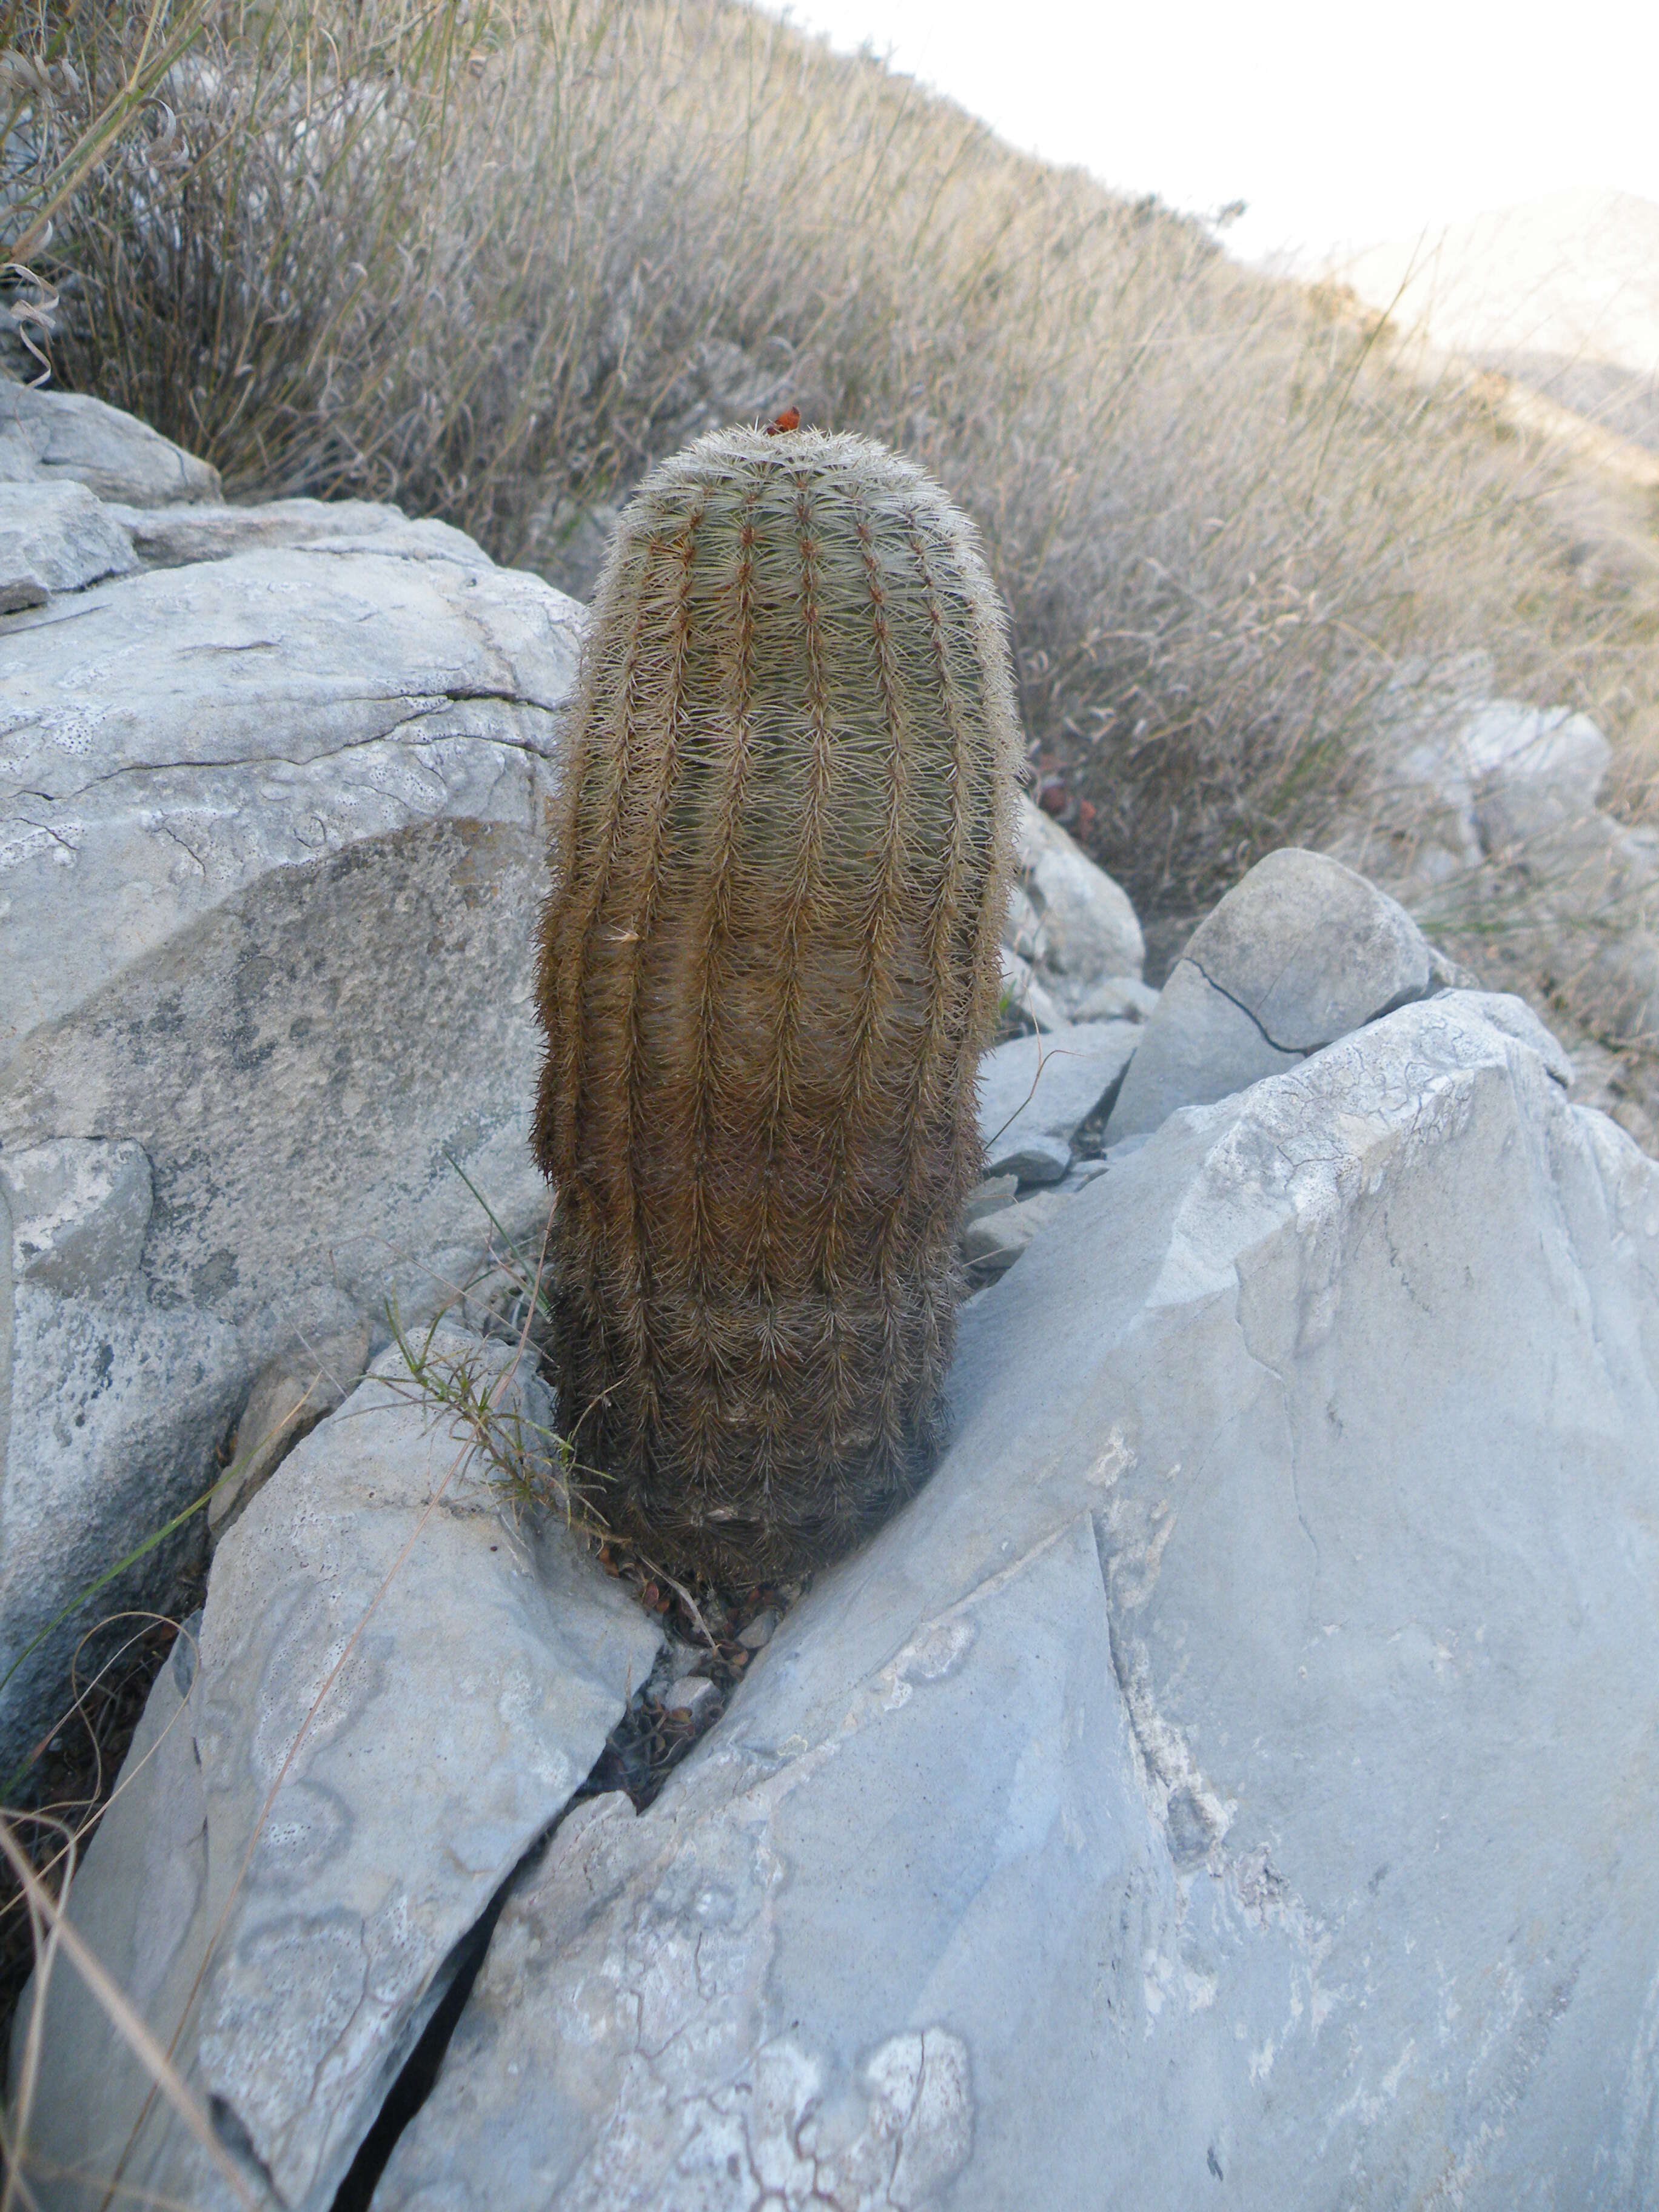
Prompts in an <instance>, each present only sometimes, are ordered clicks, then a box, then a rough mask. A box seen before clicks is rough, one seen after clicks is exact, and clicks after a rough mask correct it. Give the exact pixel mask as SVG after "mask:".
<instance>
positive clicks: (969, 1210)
mask: <svg viewBox="0 0 1659 2212" xmlns="http://www.w3.org/2000/svg"><path fill="white" fill-rule="evenodd" d="M1018 1189H1019V1177H1018V1176H1012V1175H1000V1176H987V1179H986V1181H985V1182H982V1183H981V1185H980V1186H979V1188H978V1189H977V1190H975V1191H973V1192H970V1193H969V1199H968V1203H967V1204H966V1205H965V1206H963V1209H962V1225H963V1228H964V1229H966V1228H968V1227H969V1225H971V1224H972V1223H974V1222H975V1221H981V1220H983V1218H985V1216H986V1215H987V1213H999V1212H1001V1210H1002V1208H1003V1207H1004V1206H1012V1204H1013V1202H1014V1199H1015V1196H1016V1194H1017V1193H1018Z"/></svg>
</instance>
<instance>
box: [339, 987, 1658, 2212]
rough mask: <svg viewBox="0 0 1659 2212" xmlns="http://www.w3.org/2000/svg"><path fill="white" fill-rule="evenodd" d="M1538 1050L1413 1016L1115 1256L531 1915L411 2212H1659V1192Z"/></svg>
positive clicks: (1100, 1251) (1494, 1022) (1086, 1209)
mask: <svg viewBox="0 0 1659 2212" xmlns="http://www.w3.org/2000/svg"><path fill="white" fill-rule="evenodd" d="M1537 1034H1538V1032H1537V1030H1536V1025H1535V1024H1533V1023H1532V1022H1531V1020H1530V1018H1529V1017H1528V1016H1527V1015H1526V1013H1525V1010H1524V1009H1522V1008H1518V1007H1515V1006H1505V1005H1504V1002H1501V1001H1495V1000H1489V999H1484V998H1482V997H1480V996H1478V995H1474V994H1445V995H1442V996H1439V997H1437V998H1433V999H1431V1000H1426V1001H1424V1002H1421V1003H1416V1004H1413V1005H1411V1006H1407V1007H1406V1008H1404V1009H1402V1010H1401V1011H1399V1012H1395V1013H1393V1014H1391V1015H1389V1016H1388V1017H1387V1018H1383V1019H1382V1020H1379V1021H1376V1022H1375V1023H1373V1024H1370V1026H1368V1027H1364V1028H1362V1029H1359V1030H1356V1031H1354V1032H1353V1033H1352V1034H1351V1035H1349V1036H1345V1037H1343V1038H1342V1039H1341V1040H1340V1041H1339V1042H1337V1043H1335V1044H1334V1045H1332V1046H1330V1047H1329V1048H1327V1049H1326V1050H1324V1051H1323V1052H1322V1053H1320V1054H1318V1055H1317V1056H1316V1058H1313V1059H1311V1060H1308V1061H1306V1062H1305V1063H1304V1064H1303V1065H1300V1066H1297V1067H1296V1068H1294V1069H1292V1070H1291V1071H1290V1072H1288V1073H1285V1074H1283V1075H1281V1076H1279V1077H1278V1078H1277V1079H1273V1080H1270V1081H1267V1082H1263V1083H1260V1084H1258V1085H1255V1087H1254V1088H1253V1089H1251V1090H1250V1091H1248V1092H1246V1093H1244V1094H1243V1095H1242V1096H1239V1097H1233V1098H1230V1099H1228V1100H1227V1101H1225V1103H1221V1104H1218V1105H1215V1106H1212V1107H1208V1108H1199V1109H1190V1110H1188V1111H1187V1112H1184V1113H1181V1114H1178V1115H1176V1116H1175V1117H1174V1118H1173V1119H1172V1120H1170V1121H1168V1122H1166V1123H1165V1124H1164V1127H1163V1128H1162V1129H1161V1130H1160V1131H1159V1132H1158V1133H1157V1134H1156V1135H1155V1136H1154V1137H1152V1139H1150V1141H1148V1142H1147V1143H1146V1144H1145V1145H1144V1146H1140V1147H1139V1150H1137V1151H1135V1152H1133V1154H1132V1155H1130V1156H1127V1157H1126V1158H1123V1159H1122V1161H1121V1165H1115V1166H1114V1167H1113V1168H1112V1169H1111V1170H1109V1172H1108V1173H1106V1174H1105V1175H1103V1176H1100V1177H1098V1178H1097V1180H1096V1181H1095V1182H1093V1183H1092V1184H1091V1186H1090V1187H1089V1188H1087V1189H1085V1190H1084V1191H1083V1192H1082V1193H1081V1194H1079V1196H1078V1197H1077V1198H1076V1199H1075V1200H1072V1201H1071V1202H1070V1204H1069V1206H1068V1207H1067V1209H1066V1212H1065V1214H1064V1215H1063V1216H1062V1217H1061V1218H1059V1219H1058V1220H1056V1222H1055V1223H1054V1225H1052V1226H1051V1227H1050V1228H1049V1229H1048V1231H1046V1232H1045V1233H1044V1235H1043V1236H1042V1237H1041V1238H1040V1239H1038V1240H1037V1241H1036V1243H1034V1244H1033V1246H1032V1247H1031V1249H1030V1252H1029V1253H1028V1254H1027V1255H1026V1257H1025V1259H1024V1261H1022V1263H1021V1265H1020V1266H1019V1267H1018V1268H1017V1269H1015V1270H1014V1272H1013V1273H1012V1274H1011V1275H1009V1276H1008V1277H1007V1278H1006V1280H1004V1281H1003V1282H1001V1283H1000V1284H998V1285H994V1287H993V1288H992V1289H990V1290H989V1291H986V1292H985V1293H984V1294H983V1296H982V1297H979V1298H978V1299H976V1300H975V1302H974V1304H972V1305H971V1307H969V1309H968V1310H966V1311H965V1312H964V1315H963V1324H962V1332H961V1345H960V1350H959V1353H958V1358H957V1365H956V1368H955V1370H954V1373H953V1381H952V1396H953V1400H954V1408H955V1420H956V1427H955V1433H954V1440H953V1442H952V1443H951V1446H950V1448H949V1449H948V1451H947V1453H946V1455H945V1459H944V1461H943V1462H942V1464H941V1466H940V1468H939V1471H938V1473H937V1474H935V1476H934V1478H933V1481H932V1482H931V1483H930V1484H929V1486H927V1488H926V1489H925V1490H924V1491H923V1492H921V1494H920V1496H919V1497H918V1498H916V1499H915V1501H914V1502H913V1503H912V1504H910V1505H909V1506H908V1507H907V1508H906V1509H905V1510H904V1511H903V1512H902V1514H901V1515H900V1516H897V1517H896V1519H895V1520H894V1521H893V1522H891V1523H890V1525H889V1526H888V1527H887V1528H885V1529H884V1530H883V1531H882V1532H881V1533H880V1534H878V1536H877V1537H876V1539H875V1540H874V1541H873V1542H872V1543H871V1544H870V1545H869V1546H868V1547H866V1548H865V1549H864V1550H863V1551H862V1552H861V1553H859V1554H858V1555H857V1556H855V1557H854V1558H852V1559H848V1560H846V1561H844V1562H843V1563H842V1564H841V1565H838V1566H837V1567H836V1568H835V1569H834V1570H832V1571H830V1572H829V1573H827V1574H825V1575H823V1576H822V1577H819V1578H818V1580H817V1583H815V1585H814V1587H813V1589H811V1592H810V1593H809V1594H808V1595H807V1596H806V1597H805V1599H804V1600H803V1601H802V1602H801V1603H800V1604H799V1606H797V1607H795V1609H794V1610H793V1612H792V1613H790V1614H789V1616H788V1618H787V1620H785V1621H784V1623H783V1625H782V1626H781V1628H780V1630H779V1632H778V1633H777V1635H776V1637H775V1639H774V1641H773V1643H772V1644H771V1645H770V1646H769V1648H768V1650H766V1651H765V1652H764V1654H763V1655H762V1656H760V1657H759V1658H758V1659H757V1661H756V1662H755V1665H754V1667H753V1668H752V1670H751V1673H750V1676H749V1678H748V1679H747V1680H745V1681H744V1684H743V1686H742V1687H741V1689H740V1690H739V1691H738V1693H737V1695H736V1696H735V1698H734V1699H732V1703H731V1704H730V1705H729V1707H728V1709H727V1711H726V1716H725V1717H724V1719H723V1720H722V1721H721V1722H720V1724H719V1725H718V1726H717V1727H716V1728H715V1729H714V1731H713V1732H712V1733H711V1734H710V1735H708V1737H706V1738H705V1739H704V1740H703V1741H702V1743H701V1744H700V1745H699V1746H698V1747H697V1748H696V1750H695V1751H694V1752H693V1753H692V1754H691V1755H690V1758H689V1759H687V1760H686V1761H685V1762H684V1765H681V1766H680V1767H679V1768H678V1770H677V1771H676V1772H675V1773H674V1774H673V1775H672V1776H671V1778H670V1780H669V1782H668V1784H667V1785H666V1787H665V1790H664V1791H663V1794H662V1795H661V1796H660V1797H659V1799H658V1800H657V1802H655V1803H654V1804H653V1806H652V1807H651V1808H650V1809H649V1810H648V1811H647V1812H646V1813H645V1814H641V1815H639V1816H637V1817H636V1816H635V1814H633V1813H632V1811H631V1809H630V1808H629V1805H628V1804H627V1802H626V1801H625V1800H623V1799H620V1798H617V1797H611V1798H600V1799H597V1800H594V1801H592V1802H590V1803H588V1804H586V1805H585V1806H583V1807H582V1808H580V1811H579V1813H578V1814H576V1815H574V1817H573V1818H571V1819H570V1820H568V1821H567V1822H566V1823H565V1825H564V1826H562V1829H561V1830H560V1832H559V1833H558V1834H557V1836H556V1838H555V1839H554V1842H553V1844H552V1846H551V1847H550V1850H549V1851H548V1853H547V1855H546V1857H544V1859H543V1860H542V1861H541V1862H540V1863H539V1864H538V1865H537V1866H536V1867H535V1868H533V1869H528V1870H526V1873H525V1875H522V1876H521V1877H520V1879H519V1881H517V1882H516V1883H515V1885H514V1887H513V1893H512V1894H511V1896H510V1898H509V1901H508V1903H507V1907H506V1910H505V1911H504V1912H503V1913H502V1916H501V1921H500V1923H499V1924H498V1926H497V1928H496V1930H495V1936H494V1938H493V1940H492V1942H491V1945H490V1949H489V1955H488V1957H487V1959H486V1960H485V1963H484V1966H483V1972H482V1973H481V1974H480V1976H479V1978H478V1980H477V1984H476V1985H475V1987H474V1989H473V1990H472V1993H471V1998H470V2000H469V2002H468V2004H467V2007H466V2008H465V2012H464V2013H463V2015H462V2016H461V2020H460V2022H459V2027H458V2029H457V2032H456V2034H455V2036H454V2039H453V2041H452V2043H451V2045H450V2047H449V2051H448V2054H447V2058H446V2060H445V2063H444V2065H443V2068H442V2069H441V2073H440V2075H439V2077H438V2081H437V2083H436V2086H435V2089H434V2091H433V2093H432V2094H431V2096H430V2097H429V2099H428V2101H427V2102H426V2104H425V2106H423V2108H422V2111H421V2112H419V2113H418V2114H417V2115H416V2118H415V2119H414V2121H413V2123H412V2124H411V2125H410V2128H409V2129H408V2130H407V2131H406V2132H405V2133H404V2136H403V2137H402V2139H401V2141H400V2142H398V2147H397V2149H396V2151H395V2152H394V2154H393V2155H392V2161H391V2164H390V2166H388V2168H387V2170H386V2174H385V2176H384V2178H383V2179H382V2180H381V2183H380V2188H379V2191H378V2192H377V2194H376V2197H375V2199H374V2204H375V2208H376V2212H416V2208H419V2212H438V2208H442V2212H471V2208H473V2207H477V2208H479V2212H484V2208H488V2212H546V2209H547V2208H551V2207H557V2208H559V2212H599V2209H600V2208H605V2212H611V2208H618V2212H620V2208H623V2207H628V2208H634V2212H681V2209H682V2208H685V2207H689V2206H692V2205H696V2206H697V2207H698V2208H700V2212H753V2208H755V2207H757V2206H760V2205H767V2206H774V2205H775V2206H780V2207H783V2206H789V2207H795V2206H799V2207H805V2206H806V2205H808V2204H809V2203H810V2204H811V2206H812V2207H814V2208H817V2207H823V2208H826V2212H829V2208H833V2209H834V2212H876V2208H883V2212H887V2208H892V2207H898V2206H902V2207H907V2208H911V2212H919V2209H920V2208H922V2207H927V2206H939V2207H943V2206H945V2205H947V2204H948V2205H949V2206H950V2207H951V2212H1008V2208H1009V2207H1011V2206H1016V2205H1042V2206H1044V2207H1054V2208H1055V2212H1085V2208H1092V2207H1097V2206H1099V2205H1101V2204H1109V2203H1123V2204H1132V2205H1146V2206H1165V2205H1169V2206H1185V2205H1198V2204H1203V2203H1209V2202H1211V2201H1214V2202H1215V2203H1222V2202H1223V2201H1224V2199H1225V2203H1228V2204H1229V2205H1233V2206H1237V2207H1239V2208H1241V2212H1282V2208H1284V2207H1285V2206H1287V2205H1295V2206H1297V2207H1299V2208H1310V2212H1311V2208H1316V2207H1320V2208H1323V2207H1330V2208H1333V2212H1334V2208H1337V2207H1340V2206H1346V2205H1349V2204H1352V2203H1356V2202H1358V2201H1362V2200H1363V2201H1364V2202H1366V2203H1370V2202H1373V2201H1375V2202H1378V2203H1381V2202H1383V2201H1386V2202H1388V2203H1401V2204H1406V2203H1412V2204H1418V2203H1423V2204H1427V2203H1434V2202H1436V2201H1437V2198H1438V2197H1446V2196H1447V2191H1448V2188H1449V2187H1450V2189H1451V2192H1452V2195H1453V2196H1455V2200H1456V2201H1457V2202H1458V2203H1461V2204H1462V2206H1463V2207H1465V2208H1466V2212H1510V2208H1512V2207H1513V2206H1515V2205H1516V2204H1519V2203H1528V2202H1531V2201H1534V2200H1535V2201H1538V2202H1546V2201H1547V2202H1550V2203H1557V2204H1560V2205H1563V2206H1569V2205H1571V2206H1581V2207H1583V2208H1585V2212H1589V2207H1591V2206H1594V2207H1595V2208H1596V2212H1640V2208H1644V2207H1646V2206H1648V2205H1650V2204H1651V2203H1653V2202H1654V2201H1655V2199H1656V2196H1659V2120H1656V2116H1659V2062H1656V2057H1655V2051H1656V2042H1659V2039H1656V2035H1655V2032H1654V2010H1655V2000H1654V1996H1653V1991H1654V1989H1655V1987H1656V1985H1659V1984H1656V1972H1659V1861H1656V1857H1655V1855H1654V1853H1653V1851H1652V1850H1651V1848H1650V1843H1651V1837H1652V1834H1653V1831H1654V1826H1655V1824H1656V1820H1659V1773H1656V1769H1655V1766H1654V1762H1653V1760H1652V1759H1651V1757H1650V1747H1651V1745H1652V1743H1653V1741H1654V1740H1655V1735H1656V1729H1659V1609H1656V1607H1655V1605H1654V1601H1653V1595H1654V1589H1655V1584H1656V1577H1659V1547H1656V1536H1655V1530H1654V1516H1653V1499H1654V1496H1655V1492H1656V1484H1659V1325H1656V1320H1655V1316H1656V1315H1659V1165H1656V1164H1655V1163H1654V1162H1652V1161H1650V1160H1647V1159H1645V1158H1643V1156H1642V1155H1641V1154H1640V1153H1639V1152H1637V1150H1636V1148H1635V1147H1634V1146H1632V1144H1630V1143H1629V1142H1628V1140H1627V1139H1625V1138H1624V1137H1622V1136H1621V1135H1620V1133H1618V1132H1617V1131H1615V1130H1614V1129H1613V1127H1612V1125H1611V1124H1610V1123H1608V1122H1607V1121H1605V1120H1603V1119H1602V1118H1601V1116H1600V1115H1595V1114H1590V1113H1586V1112H1585V1111H1583V1109H1577V1108H1575V1107H1573V1106H1572V1105H1571V1104H1570V1103H1569V1102H1568V1101H1567V1099H1566V1097H1565V1093H1564V1092H1563V1091H1562V1089H1561V1087H1560V1085H1559V1081H1558V1080H1557V1079H1556V1078H1555V1076H1554V1075H1553V1073H1551V1070H1550V1067H1549V1066H1548V1065H1547V1062H1546V1060H1545V1059H1544V1058H1543V1057H1541V1054H1540V1053H1539V1052H1537V1051H1535V1050H1534V1049H1533V1047H1532V1044H1531V1043H1530V1042H1527V1041H1526V1040H1527V1039H1528V1038H1531V1037H1534V1036H1536V1035H1537ZM964 1747H968V1752H969V1753H970V1755H965V1750H964ZM1356 2192H1358V2194H1357V2193H1356ZM1448 2201H1450V2200H1449V2199H1448Z"/></svg>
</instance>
